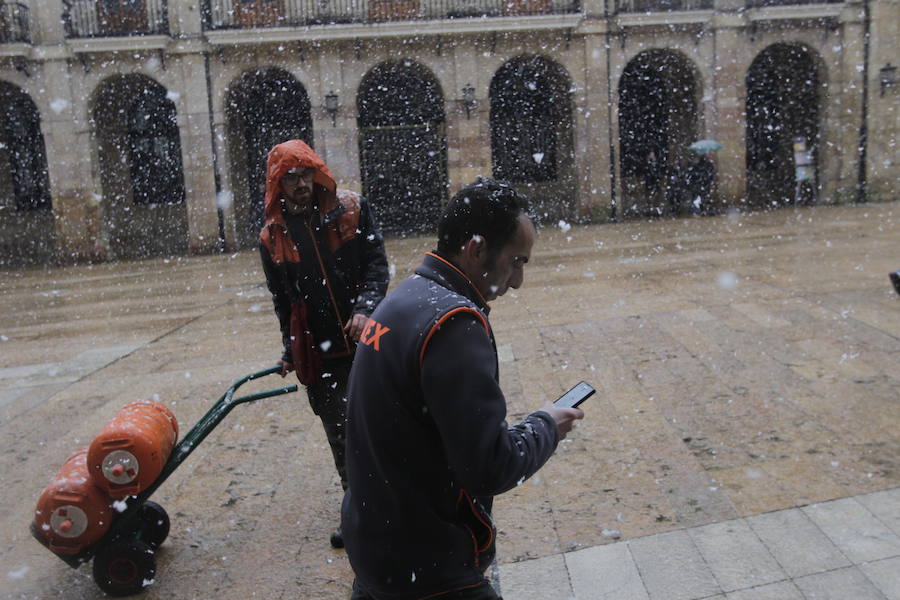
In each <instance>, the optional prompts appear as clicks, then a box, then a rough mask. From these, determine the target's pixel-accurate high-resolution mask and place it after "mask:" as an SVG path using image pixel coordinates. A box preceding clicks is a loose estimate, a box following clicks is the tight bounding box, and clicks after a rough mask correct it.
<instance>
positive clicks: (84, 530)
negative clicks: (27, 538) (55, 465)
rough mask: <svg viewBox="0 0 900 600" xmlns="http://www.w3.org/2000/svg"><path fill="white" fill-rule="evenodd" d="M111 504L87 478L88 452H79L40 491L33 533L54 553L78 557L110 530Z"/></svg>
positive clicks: (101, 491) (107, 497) (112, 514)
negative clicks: (77, 555)
mask: <svg viewBox="0 0 900 600" xmlns="http://www.w3.org/2000/svg"><path fill="white" fill-rule="evenodd" d="M111 503H112V500H111V499H110V498H109V496H107V495H106V494H105V493H104V492H103V490H101V489H99V488H98V487H97V486H95V485H94V482H93V481H91V478H90V476H89V475H88V468H87V450H86V449H85V450H79V451H78V452H76V453H75V454H73V455H72V456H70V457H69V459H68V460H67V461H66V462H65V464H64V465H63V466H62V468H61V469H60V470H59V473H57V474H56V477H54V478H53V480H52V481H51V482H50V484H49V485H48V486H47V487H46V488H44V491H43V492H41V497H40V498H39V499H38V503H37V508H35V510H34V524H33V525H32V531H34V533H35V535H36V536H40V537H41V538H42V539H43V540H44V542H45V543H46V544H47V547H48V548H49V549H50V550H51V551H52V552H54V553H56V554H78V553H79V552H81V551H82V550H84V549H85V548H86V547H88V546H90V545H91V544H93V543H95V542H97V541H98V540H99V539H100V538H101V537H103V534H105V533H106V531H107V530H108V529H109V525H110V523H111V522H112V519H113V516H114V513H113V509H112V508H111V506H110V505H111Z"/></svg>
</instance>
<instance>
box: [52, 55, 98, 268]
mask: <svg viewBox="0 0 900 600" xmlns="http://www.w3.org/2000/svg"><path fill="white" fill-rule="evenodd" d="M73 68H78V67H73ZM41 72H42V73H41V76H42V78H43V80H44V82H45V86H46V87H45V89H47V91H48V95H47V97H45V98H44V99H43V100H44V102H42V104H41V105H40V109H41V116H42V121H41V128H42V130H43V134H44V144H45V146H46V149H47V171H48V174H49V177H50V190H51V194H52V203H53V216H54V220H55V229H56V240H57V255H58V257H59V259H60V260H62V261H64V262H68V261H73V260H85V259H87V260H105V259H106V257H107V253H108V245H107V240H106V237H105V235H104V231H103V207H102V203H101V199H102V194H101V193H100V190H101V186H100V181H99V179H98V178H97V177H95V175H96V173H95V172H94V169H93V164H92V161H91V159H92V157H93V152H92V144H93V139H92V137H91V130H90V124H89V122H88V120H89V118H90V108H91V107H90V106H89V105H88V103H87V99H76V95H75V94H74V93H73V90H72V88H71V86H70V85H69V82H70V77H71V74H70V73H69V67H68V65H67V63H66V62H65V61H64V60H50V61H47V62H44V63H43V64H42V65H41Z"/></svg>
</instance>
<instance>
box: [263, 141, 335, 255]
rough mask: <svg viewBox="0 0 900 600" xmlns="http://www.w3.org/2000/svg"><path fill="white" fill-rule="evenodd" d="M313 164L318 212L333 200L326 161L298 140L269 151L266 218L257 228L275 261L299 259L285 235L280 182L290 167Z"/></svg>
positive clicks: (311, 166)
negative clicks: (259, 227)
mask: <svg viewBox="0 0 900 600" xmlns="http://www.w3.org/2000/svg"><path fill="white" fill-rule="evenodd" d="M297 167H299V168H304V169H305V168H313V169H315V170H316V173H315V175H313V194H314V196H315V199H316V200H317V201H318V203H319V211H320V212H323V213H324V212H328V211H329V210H330V209H331V208H332V207H333V205H334V203H335V202H336V199H335V192H336V188H337V185H336V184H335V182H334V177H332V175H331V171H329V170H328V167H327V166H325V162H324V161H323V160H322V159H321V158H319V155H318V154H316V153H315V152H314V151H313V149H312V148H310V147H309V146H308V145H307V144H306V143H305V142H303V141H301V140H290V141H287V142H283V143H281V144H278V145H277V146H275V147H274V148H272V149H271V150H270V151H269V158H268V160H267V163H266V200H265V205H264V206H265V208H264V215H265V222H264V224H263V228H262V231H260V232H259V240H260V242H262V244H263V245H264V246H265V247H266V248H267V249H268V250H269V256H271V257H272V261H273V262H274V263H275V264H281V263H283V262H285V261H287V262H299V261H300V256H299V255H298V254H297V249H296V248H295V247H294V244H293V243H292V242H291V240H290V238H289V237H288V236H287V235H286V230H287V226H286V225H285V222H284V215H283V213H282V212H281V188H280V186H279V183H280V182H281V178H282V177H283V176H284V174H285V173H287V172H288V171H290V170H291V169H293V168H297Z"/></svg>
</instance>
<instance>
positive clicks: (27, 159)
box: [0, 81, 54, 264]
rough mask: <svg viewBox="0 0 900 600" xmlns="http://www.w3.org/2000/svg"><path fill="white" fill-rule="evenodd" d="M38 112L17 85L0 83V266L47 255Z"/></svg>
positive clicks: (49, 225) (49, 242) (45, 180)
mask: <svg viewBox="0 0 900 600" xmlns="http://www.w3.org/2000/svg"><path fill="white" fill-rule="evenodd" d="M51 208H52V207H51V198H50V180H49V176H48V174H47V153H46V150H45V146H44V136H43V133H42V132H41V115H40V113H39V111H38V108H37V106H36V105H35V103H34V101H33V100H32V99H31V97H30V96H29V95H28V93H27V92H26V91H25V90H23V89H22V88H20V87H18V86H16V85H13V84H11V83H7V82H5V81H0V215H2V216H0V264H2V263H4V262H7V261H9V262H40V261H42V260H44V259H46V258H47V257H49V256H50V255H52V253H53V249H54V235H53V229H54V228H53V215H52V211H51Z"/></svg>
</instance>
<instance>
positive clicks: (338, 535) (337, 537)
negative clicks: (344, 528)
mask: <svg viewBox="0 0 900 600" xmlns="http://www.w3.org/2000/svg"><path fill="white" fill-rule="evenodd" d="M330 541H331V547H332V548H343V547H344V534H343V533H342V532H341V528H340V527H338V528H337V529H335V530H334V532H333V533H332V534H331V540H330Z"/></svg>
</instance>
